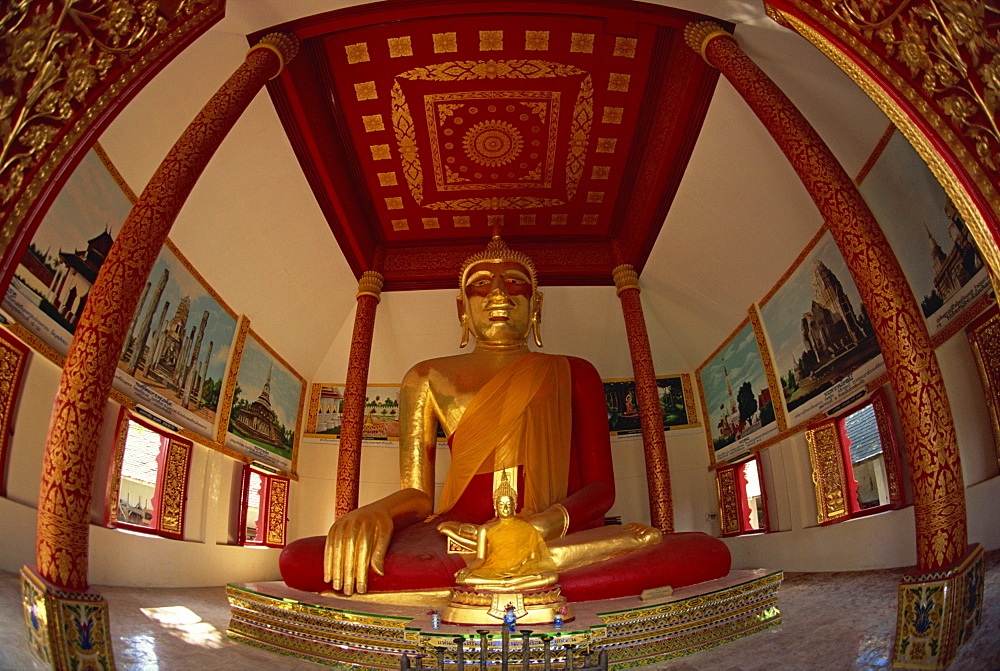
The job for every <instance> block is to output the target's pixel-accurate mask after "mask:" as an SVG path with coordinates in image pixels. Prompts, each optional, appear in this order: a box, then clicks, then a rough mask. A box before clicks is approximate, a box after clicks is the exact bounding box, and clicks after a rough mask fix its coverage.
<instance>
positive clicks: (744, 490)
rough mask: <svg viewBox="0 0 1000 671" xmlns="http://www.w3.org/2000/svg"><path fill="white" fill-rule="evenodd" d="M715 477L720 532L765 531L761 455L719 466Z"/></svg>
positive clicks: (766, 523) (766, 528) (736, 534)
mask: <svg viewBox="0 0 1000 671" xmlns="http://www.w3.org/2000/svg"><path fill="white" fill-rule="evenodd" d="M715 477H716V482H717V484H718V486H719V513H720V515H721V518H720V520H719V525H720V528H721V530H722V535H723V536H738V535H741V534H754V533H765V532H767V531H768V529H769V527H768V522H767V500H766V497H765V496H764V478H763V477H761V470H760V458H759V457H757V456H756V455H755V456H753V457H751V458H750V459H748V460H747V461H744V462H743V463H741V464H735V465H733V466H724V467H722V468H719V469H717V470H716V471H715Z"/></svg>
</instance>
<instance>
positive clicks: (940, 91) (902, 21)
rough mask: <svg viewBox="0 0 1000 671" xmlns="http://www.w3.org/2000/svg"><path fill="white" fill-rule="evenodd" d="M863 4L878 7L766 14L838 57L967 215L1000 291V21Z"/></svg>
mask: <svg viewBox="0 0 1000 671" xmlns="http://www.w3.org/2000/svg"><path fill="white" fill-rule="evenodd" d="M862 4H864V5H866V6H867V5H870V4H871V3H863V2H861V0H833V1H830V0H771V1H770V2H767V1H765V2H764V8H765V10H766V12H767V14H768V16H770V17H771V18H772V19H774V20H775V21H777V22H778V23H780V24H782V25H784V26H787V27H788V28H791V29H792V30H794V31H796V32H797V33H799V34H800V35H801V36H802V37H804V38H806V39H807V40H808V41H809V42H811V43H812V44H813V45H814V46H815V47H816V48H817V49H819V50H820V51H821V52H823V54H824V55H826V56H827V57H828V58H830V60H831V61H833V62H834V64H836V65H837V67H839V68H840V69H841V70H843V71H844V73H845V74H847V75H848V76H849V77H850V78H851V79H852V80H853V81H854V82H855V83H856V84H857V85H858V86H859V87H860V88H861V89H862V90H863V91H864V92H865V94H867V95H868V97H870V98H871V99H872V100H873V101H874V102H875V103H876V104H877V105H878V106H879V107H880V108H881V109H882V111H883V112H885V114H886V116H888V117H889V119H890V120H891V121H892V122H893V124H894V125H895V126H896V127H897V128H899V130H900V132H901V133H902V134H903V135H904V136H905V137H906V139H907V140H908V141H909V142H910V144H912V145H913V147H914V148H915V149H916V151H917V152H918V153H919V154H920V156H921V158H922V159H923V160H924V162H926V163H927V166H928V167H929V168H930V170H931V172H932V173H933V174H934V176H935V177H936V178H937V180H938V181H939V182H940V183H941V186H942V187H943V188H944V190H945V192H946V193H947V194H948V196H949V198H951V200H952V201H953V202H954V204H955V207H956V208H957V209H958V211H959V212H960V213H961V215H962V218H963V219H964V221H965V222H966V225H967V226H968V228H969V231H970V233H971V234H972V237H973V241H974V242H975V244H976V246H977V248H978V249H979V252H980V254H981V255H982V257H983V259H984V260H985V262H986V266H987V268H989V272H990V278H991V280H992V282H993V287H994V291H996V290H997V289H998V288H1000V246H998V239H1000V127H998V126H997V121H996V119H997V116H998V115H997V112H998V109H997V108H998V105H1000V77H998V76H997V75H996V73H995V71H996V70H997V68H998V65H1000V48H998V46H997V45H998V41H997V34H998V30H997V28H998V25H1000V15H998V14H997V13H996V12H995V11H993V10H991V9H990V8H989V7H987V6H986V3H985V2H971V3H961V6H960V5H959V4H958V3H947V2H943V1H942V0H910V1H907V2H903V3H884V7H882V8H874V9H870V10H869V9H865V8H863V7H861V5H862ZM862 64H863V65H862ZM901 72H902V73H910V75H909V76H905V75H903V74H900V73H901ZM939 110H940V111H939Z"/></svg>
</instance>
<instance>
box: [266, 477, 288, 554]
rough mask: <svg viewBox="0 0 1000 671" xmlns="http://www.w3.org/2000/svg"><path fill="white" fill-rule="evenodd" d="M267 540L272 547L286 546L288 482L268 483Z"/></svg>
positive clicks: (279, 479) (272, 479)
mask: <svg viewBox="0 0 1000 671" xmlns="http://www.w3.org/2000/svg"><path fill="white" fill-rule="evenodd" d="M267 489H268V491H267V494H268V497H267V498H268V502H269V505H268V507H267V538H266V541H265V542H266V543H267V544H268V545H272V546H278V547H280V546H283V545H284V544H285V522H286V520H287V519H288V481H287V480H283V479H281V478H273V477H272V478H270V482H269V483H268V488H267Z"/></svg>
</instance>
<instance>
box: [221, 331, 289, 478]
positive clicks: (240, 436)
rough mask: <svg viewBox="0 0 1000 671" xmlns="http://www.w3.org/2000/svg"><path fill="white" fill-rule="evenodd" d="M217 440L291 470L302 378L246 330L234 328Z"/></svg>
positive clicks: (257, 460) (276, 467)
mask: <svg viewBox="0 0 1000 671" xmlns="http://www.w3.org/2000/svg"><path fill="white" fill-rule="evenodd" d="M237 328H238V333H237V336H236V345H235V347H234V348H233V354H232V360H231V362H230V368H229V377H228V379H227V381H226V387H225V391H224V393H223V400H222V401H221V406H222V407H223V408H224V410H223V412H222V413H220V424H219V434H218V442H220V443H224V444H225V446H226V447H228V448H229V449H231V450H235V451H236V452H239V453H240V454H244V455H246V456H247V457H250V458H251V459H253V460H254V461H256V462H257V463H260V464H263V465H265V466H270V467H272V468H275V469H277V470H279V471H281V472H283V473H288V474H294V473H295V469H296V465H297V463H298V436H299V431H300V429H301V423H302V417H303V409H304V406H305V401H306V381H305V379H304V378H303V377H302V376H301V375H299V374H298V373H297V372H296V371H295V370H294V369H293V368H292V367H291V366H290V365H289V364H288V363H287V362H286V361H285V360H284V359H282V358H281V357H280V356H279V355H278V354H277V353H276V352H275V351H274V350H273V349H271V347H270V346H268V345H267V343H265V342H264V341H263V340H262V339H261V338H260V336H258V335H257V334H256V333H254V332H253V330H252V329H251V328H250V321H249V320H248V319H247V318H246V317H245V316H244V317H242V318H241V320H240V324H239V326H238V327H237Z"/></svg>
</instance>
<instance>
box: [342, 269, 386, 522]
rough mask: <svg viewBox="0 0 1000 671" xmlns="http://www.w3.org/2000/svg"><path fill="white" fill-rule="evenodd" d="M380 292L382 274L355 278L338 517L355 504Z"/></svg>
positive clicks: (372, 271)
mask: <svg viewBox="0 0 1000 671" xmlns="http://www.w3.org/2000/svg"><path fill="white" fill-rule="evenodd" d="M381 293H382V275H381V274H379V273H377V272H375V271H374V270H369V271H366V272H365V273H363V274H362V275H361V279H360V280H359V281H358V307H357V311H356V312H355V314H354V334H353V335H352V336H351V354H350V360H349V361H348V364H347V380H346V381H345V383H344V411H343V413H342V415H341V419H340V453H339V457H338V459H337V509H336V516H337V517H338V518H340V517H341V516H342V515H344V514H345V513H349V512H351V511H352V510H354V509H355V508H357V507H358V483H359V482H360V479H361V439H362V429H364V424H365V401H366V400H367V390H368V364H369V363H370V362H371V356H372V335H373V334H374V332H375V310H376V309H377V308H378V304H379V301H380V294H381Z"/></svg>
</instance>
